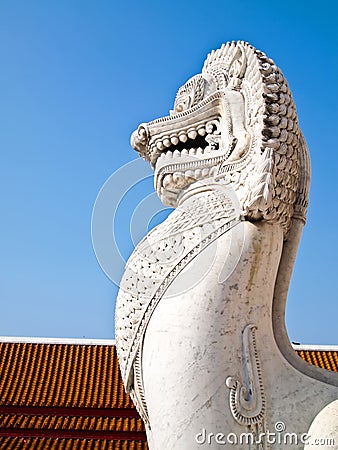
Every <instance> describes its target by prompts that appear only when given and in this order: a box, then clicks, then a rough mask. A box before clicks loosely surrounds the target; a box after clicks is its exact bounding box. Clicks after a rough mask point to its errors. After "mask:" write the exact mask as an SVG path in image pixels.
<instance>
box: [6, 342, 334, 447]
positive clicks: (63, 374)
mask: <svg viewBox="0 0 338 450" xmlns="http://www.w3.org/2000/svg"><path fill="white" fill-rule="evenodd" d="M294 348H295V350H296V352H297V353H298V355H299V356H300V357H301V358H303V359H304V360H305V361H308V362H309V363H310V364H314V365H316V366H318V367H321V368H324V369H327V370H332V371H335V372H338V347H324V346H302V345H295V346H294ZM0 364H1V376H0V448H1V449H2V448H3V449H6V450H7V449H13V450H14V449H15V450H17V449H20V450H21V449H22V450H26V449H27V450H35V449H39V450H40V449H41V450H42V449H43V450H48V449H61V450H63V449H65V450H66V449H67V450H70V449H71V450H74V449H76V450H87V449H92V450H94V449H95V450H110V449H121V450H145V449H147V448H148V446H147V442H146V434H145V428H144V425H143V422H142V420H141V419H140V417H139V415H138V413H137V411H136V409H135V407H134V405H133V403H132V401H131V399H130V397H129V395H128V394H126V393H125V391H124V388H123V384H122V379H121V375H120V371H119V367H118V361H117V356H116V350H115V342H114V341H113V340H86V339H74V340H70V339H45V338H43V339H42V338H9V337H8V338H0Z"/></svg>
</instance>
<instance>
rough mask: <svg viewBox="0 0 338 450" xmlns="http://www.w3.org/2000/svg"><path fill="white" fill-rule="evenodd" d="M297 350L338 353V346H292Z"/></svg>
mask: <svg viewBox="0 0 338 450" xmlns="http://www.w3.org/2000/svg"><path fill="white" fill-rule="evenodd" d="M292 347H293V348H294V349H295V350H304V351H307V350H308V351H316V350H317V351H324V352H325V351H326V352H338V345H316V344H292Z"/></svg>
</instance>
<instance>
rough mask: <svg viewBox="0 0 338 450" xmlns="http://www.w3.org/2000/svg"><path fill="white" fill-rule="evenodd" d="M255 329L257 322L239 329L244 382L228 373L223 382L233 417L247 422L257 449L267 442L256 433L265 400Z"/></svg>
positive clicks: (261, 429) (262, 427)
mask: <svg viewBox="0 0 338 450" xmlns="http://www.w3.org/2000/svg"><path fill="white" fill-rule="evenodd" d="M256 329H257V327H256V325H254V324H248V325H247V326H246V327H245V328H244V330H243V333H242V352H243V369H244V383H241V382H240V381H239V380H236V379H235V378H234V377H228V378H227V379H226V385H227V387H228V388H229V389H230V395H229V405H230V411H231V413H232V415H233V417H234V419H235V420H236V422H238V423H239V424H240V425H244V426H247V427H248V429H249V431H250V432H251V433H252V434H253V435H254V436H255V437H257V443H255V445H256V449H257V450H261V449H262V450H266V449H267V448H268V447H267V445H268V444H267V443H266V442H263V440H262V442H260V439H258V437H259V434H260V433H262V432H264V431H265V412H266V400H265V395H264V386H263V379H262V370H261V365H260V361H259V356H258V351H257V344H256V336H255V330H256ZM250 448H251V447H250Z"/></svg>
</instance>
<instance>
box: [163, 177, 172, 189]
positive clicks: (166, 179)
mask: <svg viewBox="0 0 338 450" xmlns="http://www.w3.org/2000/svg"><path fill="white" fill-rule="evenodd" d="M172 182H173V176H172V175H171V174H169V175H166V176H165V177H164V178H163V182H162V185H163V187H164V188H167V187H168V186H170V185H171V184H172Z"/></svg>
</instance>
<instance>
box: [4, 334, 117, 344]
mask: <svg viewBox="0 0 338 450" xmlns="http://www.w3.org/2000/svg"><path fill="white" fill-rule="evenodd" d="M0 342H8V343H13V344H16V343H17V344H76V345H115V339H92V338H61V337H32V336H0Z"/></svg>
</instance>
